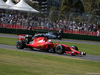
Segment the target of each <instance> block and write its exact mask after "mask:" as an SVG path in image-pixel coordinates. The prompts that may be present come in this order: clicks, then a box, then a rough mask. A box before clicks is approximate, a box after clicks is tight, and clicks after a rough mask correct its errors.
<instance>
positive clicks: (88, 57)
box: [0, 34, 100, 62]
mask: <svg viewBox="0 0 100 75" xmlns="http://www.w3.org/2000/svg"><path fill="white" fill-rule="evenodd" d="M0 37H12V38H16V37H17V35H11V34H0ZM56 41H62V42H74V43H84V44H95V45H100V42H93V41H81V40H80V41H79V40H71V39H63V40H56ZM0 48H4V49H11V50H19V51H26V52H33V53H40V54H47V55H54V56H61V57H66V58H73V59H77V60H89V61H97V62H100V56H96V55H86V56H83V57H80V56H71V55H68V54H63V55H59V54H56V53H48V52H40V51H32V50H30V49H28V48H25V49H23V50H22V49H17V48H16V46H10V45H3V44H0Z"/></svg>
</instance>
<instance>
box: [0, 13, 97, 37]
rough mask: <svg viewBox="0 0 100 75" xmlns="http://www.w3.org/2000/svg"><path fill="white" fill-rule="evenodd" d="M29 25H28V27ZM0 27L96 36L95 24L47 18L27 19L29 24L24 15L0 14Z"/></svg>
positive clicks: (32, 17)
mask: <svg viewBox="0 0 100 75" xmlns="http://www.w3.org/2000/svg"><path fill="white" fill-rule="evenodd" d="M28 24H29V25H28ZM0 27H6V28H14V29H28V30H34V29H46V30H48V29H49V30H58V31H59V30H60V29H61V28H63V31H64V33H72V34H84V35H93V36H97V31H98V28H97V24H92V23H89V25H88V24H87V23H83V22H79V23H76V22H75V21H70V23H69V24H68V21H67V20H64V21H63V20H60V21H58V20H55V21H54V22H52V21H50V20H49V18H47V17H46V18H42V17H36V16H30V17H29V23H28V20H27V16H25V15H24V14H21V13H19V14H5V13H0Z"/></svg>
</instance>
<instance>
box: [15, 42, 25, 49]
mask: <svg viewBox="0 0 100 75" xmlns="http://www.w3.org/2000/svg"><path fill="white" fill-rule="evenodd" d="M25 46H26V45H25V42H24V41H18V42H17V43H16V47H17V48H18V49H24V48H25Z"/></svg>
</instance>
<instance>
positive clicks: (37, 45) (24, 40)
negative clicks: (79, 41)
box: [16, 34, 86, 56]
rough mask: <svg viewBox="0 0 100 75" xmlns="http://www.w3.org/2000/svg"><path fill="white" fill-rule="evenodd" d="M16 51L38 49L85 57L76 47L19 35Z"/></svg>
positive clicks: (84, 53) (46, 38) (44, 38)
mask: <svg viewBox="0 0 100 75" xmlns="http://www.w3.org/2000/svg"><path fill="white" fill-rule="evenodd" d="M16 47H17V48H18V49H24V48H31V49H32V50H35V49H38V50H43V51H48V52H55V53H57V54H63V53H66V54H71V55H73V56H75V55H80V56H83V55H86V52H79V51H78V48H77V47H76V46H71V47H69V46H68V45H64V44H59V43H53V42H52V41H51V40H50V39H48V37H37V38H32V36H31V35H23V34H22V35H19V36H18V42H17V43H16Z"/></svg>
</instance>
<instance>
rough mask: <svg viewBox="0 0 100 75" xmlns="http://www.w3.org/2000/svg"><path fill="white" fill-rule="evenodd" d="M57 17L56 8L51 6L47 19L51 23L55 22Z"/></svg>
mask: <svg viewBox="0 0 100 75" xmlns="http://www.w3.org/2000/svg"><path fill="white" fill-rule="evenodd" d="M57 17H58V13H57V7H55V6H53V7H51V9H50V13H49V19H50V20H51V21H55V20H56V19H57Z"/></svg>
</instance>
